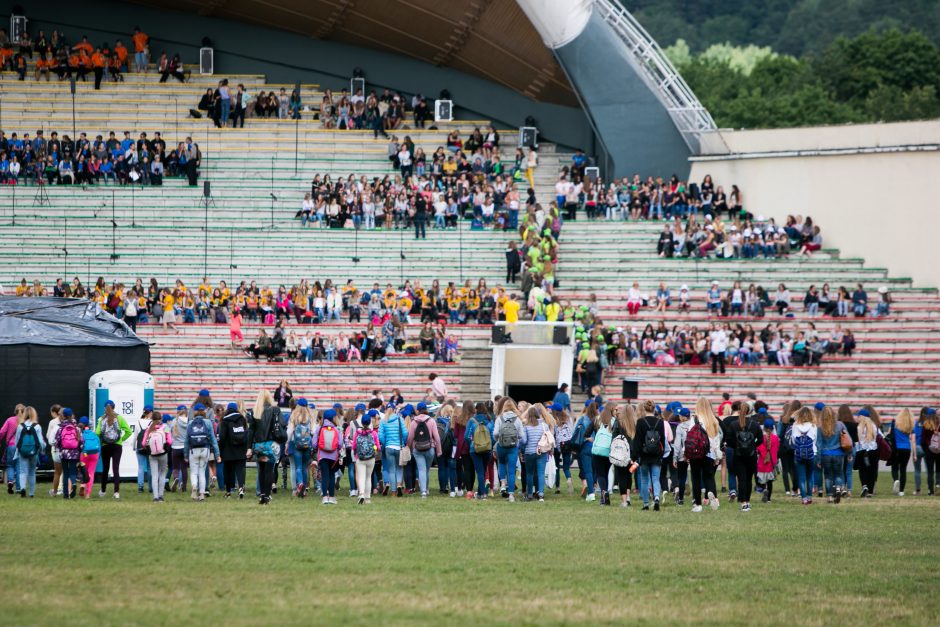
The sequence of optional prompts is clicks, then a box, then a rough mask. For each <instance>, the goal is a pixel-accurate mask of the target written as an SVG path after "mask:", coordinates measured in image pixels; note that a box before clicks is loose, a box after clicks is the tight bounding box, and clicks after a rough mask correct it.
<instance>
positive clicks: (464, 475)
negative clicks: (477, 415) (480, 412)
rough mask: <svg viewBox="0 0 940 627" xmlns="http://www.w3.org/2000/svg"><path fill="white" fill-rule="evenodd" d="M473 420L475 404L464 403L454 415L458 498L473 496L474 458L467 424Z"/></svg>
mask: <svg viewBox="0 0 940 627" xmlns="http://www.w3.org/2000/svg"><path fill="white" fill-rule="evenodd" d="M472 418H473V403H472V402H471V401H464V403H463V405H462V406H461V407H460V409H459V410H456V411H455V413H454V421H453V429H454V442H455V443H456V447H457V496H458V497H462V496H463V495H464V494H471V495H472V494H473V477H474V470H473V458H472V457H470V442H469V441H468V440H467V438H466V433H467V424H469V422H470V420H471V419H472Z"/></svg>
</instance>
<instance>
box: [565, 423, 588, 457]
mask: <svg viewBox="0 0 940 627" xmlns="http://www.w3.org/2000/svg"><path fill="white" fill-rule="evenodd" d="M586 432H587V424H586V423H585V422H584V417H583V416H582V417H581V418H578V424H576V425H575V426H574V433H572V434H571V439H570V440H568V442H569V443H570V446H571V448H572V449H574V450H576V451H577V450H580V449H581V447H582V446H583V445H584V434H585V433H586Z"/></svg>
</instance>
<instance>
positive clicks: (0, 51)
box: [0, 43, 13, 70]
mask: <svg viewBox="0 0 940 627" xmlns="http://www.w3.org/2000/svg"><path fill="white" fill-rule="evenodd" d="M0 69H3V70H7V69H10V70H12V69H13V44H11V43H5V44H3V47H2V48H0Z"/></svg>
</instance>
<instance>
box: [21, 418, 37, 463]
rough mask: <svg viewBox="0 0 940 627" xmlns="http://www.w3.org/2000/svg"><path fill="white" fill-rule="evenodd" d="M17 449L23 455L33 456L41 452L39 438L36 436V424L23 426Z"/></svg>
mask: <svg viewBox="0 0 940 627" xmlns="http://www.w3.org/2000/svg"><path fill="white" fill-rule="evenodd" d="M16 450H17V451H19V453H20V455H22V456H23V457H33V456H34V455H36V453H38V452H39V438H38V437H37V436H36V425H35V424H32V425H30V426H28V427H27V426H25V425H24V426H23V430H22V431H20V440H19V442H17V443H16Z"/></svg>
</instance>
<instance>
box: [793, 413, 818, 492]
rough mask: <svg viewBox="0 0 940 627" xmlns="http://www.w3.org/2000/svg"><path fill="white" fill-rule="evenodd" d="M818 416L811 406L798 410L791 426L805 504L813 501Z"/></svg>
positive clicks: (798, 475) (795, 458)
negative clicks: (816, 416)
mask: <svg viewBox="0 0 940 627" xmlns="http://www.w3.org/2000/svg"><path fill="white" fill-rule="evenodd" d="M816 433H817V429H816V418H815V416H814V415H813V410H812V409H810V408H809V407H801V408H800V409H799V410H798V411H797V412H796V422H795V423H794V425H793V426H792V427H790V436H789V440H790V447H791V448H792V449H793V461H794V463H795V464H796V481H797V483H798V484H799V490H800V499H801V500H802V502H803V505H810V504H812V502H813V469H814V468H815V467H816V457H817V454H818V453H817V448H816Z"/></svg>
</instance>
